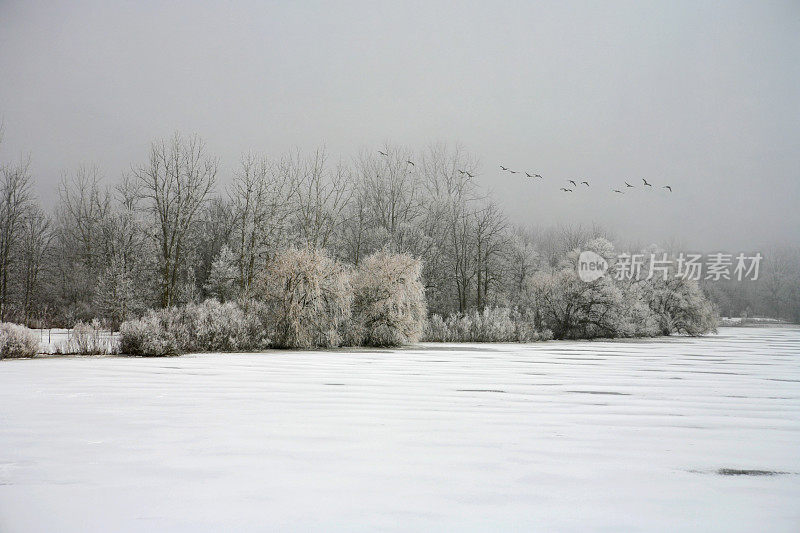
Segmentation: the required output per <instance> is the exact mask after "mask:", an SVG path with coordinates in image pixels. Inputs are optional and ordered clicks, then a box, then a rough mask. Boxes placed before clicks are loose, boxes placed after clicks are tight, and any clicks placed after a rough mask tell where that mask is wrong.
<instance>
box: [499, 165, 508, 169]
mask: <svg viewBox="0 0 800 533" xmlns="http://www.w3.org/2000/svg"><path fill="white" fill-rule="evenodd" d="M500 168H502V169H503V170H508V169H507V168H506V167H504V166H503V165H500Z"/></svg>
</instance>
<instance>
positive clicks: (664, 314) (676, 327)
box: [642, 277, 718, 335]
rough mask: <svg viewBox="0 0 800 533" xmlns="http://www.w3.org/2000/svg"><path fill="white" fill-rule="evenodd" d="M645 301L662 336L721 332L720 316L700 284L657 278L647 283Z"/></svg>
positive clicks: (679, 279) (644, 288)
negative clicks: (719, 326)
mask: <svg viewBox="0 0 800 533" xmlns="http://www.w3.org/2000/svg"><path fill="white" fill-rule="evenodd" d="M642 293H643V297H644V299H645V301H646V302H647V305H648V306H649V308H650V310H651V311H652V313H653V315H654V317H655V320H656V322H657V328H658V330H659V333H661V334H662V335H670V334H671V333H684V334H686V335H702V334H704V333H710V332H715V331H716V330H717V321H718V318H717V314H716V312H715V311H714V307H713V306H712V305H711V302H710V301H709V300H708V298H706V296H705V295H704V294H703V291H702V290H701V289H700V286H699V285H698V284H697V282H696V281H694V280H690V279H684V278H674V277H672V278H668V279H666V280H665V279H662V278H653V279H652V280H648V281H647V282H645V283H644V285H643V289H642Z"/></svg>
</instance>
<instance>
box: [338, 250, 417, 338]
mask: <svg viewBox="0 0 800 533" xmlns="http://www.w3.org/2000/svg"><path fill="white" fill-rule="evenodd" d="M421 271H422V263H421V262H420V261H419V260H418V259H414V258H413V257H411V256H410V255H408V254H392V253H389V252H386V251H379V252H376V253H374V254H372V255H371V256H369V257H367V259H366V260H364V262H362V263H361V265H359V268H358V270H357V271H356V273H355V276H354V279H353V292H354V297H353V328H352V336H353V344H362V345H366V346H399V345H402V344H409V343H414V342H418V341H419V339H420V337H421V336H422V332H423V327H424V324H425V316H426V314H427V311H426V307H425V288H424V287H423V285H422V281H421V280H420V272H421Z"/></svg>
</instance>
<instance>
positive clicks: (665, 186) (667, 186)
mask: <svg viewBox="0 0 800 533" xmlns="http://www.w3.org/2000/svg"><path fill="white" fill-rule="evenodd" d="M662 188H663V189H669V192H672V187H670V186H669V185H664V187H662Z"/></svg>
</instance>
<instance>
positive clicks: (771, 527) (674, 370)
mask: <svg viewBox="0 0 800 533" xmlns="http://www.w3.org/2000/svg"><path fill="white" fill-rule="evenodd" d="M720 469H744V470H749V469H756V470H766V471H778V472H787V473H786V474H776V475H766V476H749V475H721V474H720V473H719V472H718V471H719V470H720ZM798 473H800V329H796V328H794V329H792V328H772V329H770V328H758V329H748V328H724V329H722V330H720V334H719V335H717V336H711V337H706V338H699V339H693V338H669V339H657V340H650V341H617V342H548V343H539V344H533V345H497V344H493V345H435V344H432V345H424V346H420V347H415V348H413V349H403V350H385V351H384V350H361V351H355V352H345V351H332V352H313V353H309V352H269V353H264V354H236V355H231V354H205V355H190V356H184V357H180V358H171V359H139V358H118V357H103V358H44V359H36V360H4V361H0V531H2V532H4V533H9V532H19V531H26V532H27V531H42V532H56V531H58V532H72V531H98V532H99V531H103V532H107V531H115V532H121V531H165V530H166V531H186V532H197V531H241V530H262V531H276V530H288V531H308V530H315V531H331V530H341V531H375V530H405V531H488V530H491V531H513V530H516V531H534V530H537V531H553V530H566V531H592V530H601V531H678V530H681V531H683V530H691V531H704V532H705V531H726V532H727V531H793V532H796V531H800V505H799V504H798V502H800V474H798Z"/></svg>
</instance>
